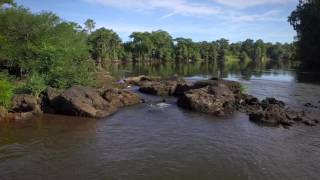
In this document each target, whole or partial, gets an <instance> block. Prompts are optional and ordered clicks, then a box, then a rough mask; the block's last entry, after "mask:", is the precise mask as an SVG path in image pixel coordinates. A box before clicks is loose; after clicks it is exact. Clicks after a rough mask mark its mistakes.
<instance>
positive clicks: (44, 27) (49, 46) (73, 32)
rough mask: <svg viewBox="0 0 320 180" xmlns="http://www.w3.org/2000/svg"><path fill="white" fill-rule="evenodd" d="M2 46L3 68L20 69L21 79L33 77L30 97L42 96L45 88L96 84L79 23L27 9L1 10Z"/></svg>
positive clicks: (18, 73) (92, 66) (85, 40)
mask: <svg viewBox="0 0 320 180" xmlns="http://www.w3.org/2000/svg"><path fill="white" fill-rule="evenodd" d="M0 42H1V46H0V65H2V66H4V67H8V68H15V69H20V70H19V71H18V72H16V75H17V76H21V75H25V76H30V79H29V80H30V81H32V84H31V85H30V87H27V89H28V90H29V91H30V93H35V94H38V93H39V92H38V91H39V90H40V89H41V88H42V85H43V84H46V85H49V86H53V87H57V88H68V87H70V86H72V85H74V84H79V85H88V84H92V83H94V82H92V81H94V78H92V77H93V73H94V64H93V63H88V59H89V46H88V45H87V34H86V33H85V32H84V30H83V29H81V27H80V26H79V25H77V24H76V23H72V22H65V21H62V20H61V19H60V18H59V17H58V16H56V15H55V14H53V13H49V12H42V13H39V14H33V13H31V12H30V11H29V10H28V9H25V8H23V7H11V8H5V9H0ZM36 76H38V78H37V77H36Z"/></svg>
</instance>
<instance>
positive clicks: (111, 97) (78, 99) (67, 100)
mask: <svg viewBox="0 0 320 180" xmlns="http://www.w3.org/2000/svg"><path fill="white" fill-rule="evenodd" d="M54 92H56V91H55V90H53V89H51V90H49V91H48V90H47V92H46V93H47V99H49V105H50V107H51V108H53V109H54V112H55V113H56V114H64V115H72V116H84V117H92V118H104V117H107V116H109V115H111V114H113V113H115V112H116V111H117V110H118V108H120V107H125V106H130V105H135V104H138V103H140V97H139V96H138V95H137V94H135V93H132V92H130V91H127V90H120V89H108V90H102V91H98V90H97V89H94V88H90V87H82V86H73V87H71V88H70V89H68V90H66V91H64V92H63V93H61V94H60V95H58V96H55V95H56V93H58V92H56V93H54ZM50 94H51V96H50ZM50 97H52V98H50Z"/></svg>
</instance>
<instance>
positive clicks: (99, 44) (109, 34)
mask: <svg viewBox="0 0 320 180" xmlns="http://www.w3.org/2000/svg"><path fill="white" fill-rule="evenodd" d="M121 43H122V42H121V39H120V37H119V36H118V34H117V33H115V32H114V31H112V30H110V29H105V28H100V29H98V30H96V31H94V32H92V33H91V34H90V35H89V37H88V44H89V45H90V47H91V56H92V58H93V59H95V60H96V62H97V64H98V66H99V67H101V66H102V64H103V62H105V61H108V60H109V61H110V60H119V59H121V55H122V51H123V46H122V44H121Z"/></svg>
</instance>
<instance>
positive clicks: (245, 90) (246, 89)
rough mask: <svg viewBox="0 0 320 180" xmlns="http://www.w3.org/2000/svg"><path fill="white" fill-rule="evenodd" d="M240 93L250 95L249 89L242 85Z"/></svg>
mask: <svg viewBox="0 0 320 180" xmlns="http://www.w3.org/2000/svg"><path fill="white" fill-rule="evenodd" d="M240 91H241V93H248V91H249V87H248V86H246V85H243V84H241V87H240Z"/></svg>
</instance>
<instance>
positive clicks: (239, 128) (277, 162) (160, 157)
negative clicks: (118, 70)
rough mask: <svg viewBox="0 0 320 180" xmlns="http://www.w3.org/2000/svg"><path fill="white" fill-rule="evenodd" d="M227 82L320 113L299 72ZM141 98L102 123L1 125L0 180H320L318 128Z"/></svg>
mask: <svg viewBox="0 0 320 180" xmlns="http://www.w3.org/2000/svg"><path fill="white" fill-rule="evenodd" d="M201 78H203V76H201V75H200V76H190V77H187V79H188V81H194V80H196V79H201ZM227 79H233V80H239V81H241V82H242V83H244V84H245V85H246V86H248V89H249V90H248V91H249V93H251V94H253V95H255V96H258V97H259V98H264V97H266V96H275V97H277V98H279V99H281V100H283V101H285V102H286V103H288V104H289V106H291V107H294V108H299V109H301V108H303V104H304V103H306V102H312V103H313V104H315V105H318V106H320V104H319V102H318V101H320V86H317V85H312V84H304V83H297V82H296V81H295V75H294V73H293V72H288V71H281V72H273V71H268V72H264V73H263V74H262V75H259V76H257V77H255V76H254V75H253V76H251V77H250V80H244V78H242V76H241V75H237V74H230V75H229V76H228V77H227ZM245 79H247V78H245ZM133 90H136V89H135V88H134V89H133ZM142 96H143V97H144V98H145V99H146V100H147V103H145V104H140V105H137V106H133V107H128V108H124V109H122V110H120V111H119V112H118V113H116V114H115V115H113V116H111V117H108V118H105V119H102V120H93V119H86V118H74V117H64V116H52V115H45V116H43V117H40V118H38V119H33V120H30V121H24V122H19V123H17V124H1V125H0V179H1V180H6V179H10V180H11V179H27V180H28V179H30V180H31V179H32V180H34V179H49V180H50V179H66V180H73V179H77V180H78V179H129V180H132V179H148V180H149V179H164V180H168V179H183V180H187V179H192V180H193V179H197V180H198V179H199V180H201V179H210V180H211V179H226V180H227V179H230V180H233V179H240V180H241V179H245V180H246V179H252V180H256V179H270V180H271V179H272V180H273V179H288V180H292V179H307V180H312V179H315V180H316V179H319V177H320V170H319V165H320V126H316V127H306V126H295V127H293V128H291V129H289V130H288V129H284V128H281V127H279V128H275V127H263V126H259V125H257V124H254V123H251V122H250V121H249V120H248V117H247V116H246V115H244V114H241V113H235V114H233V115H231V116H228V117H224V118H217V117H213V116H208V115H203V114H199V113H194V112H190V111H185V110H182V109H179V108H178V107H177V106H176V104H175V102H176V99H174V98H170V99H169V101H168V104H167V105H164V104H160V105H159V104H157V101H159V100H160V99H159V98H157V97H153V96H147V95H142ZM312 111H313V113H316V114H317V113H318V114H319V115H320V113H319V110H316V109H314V110H312Z"/></svg>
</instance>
